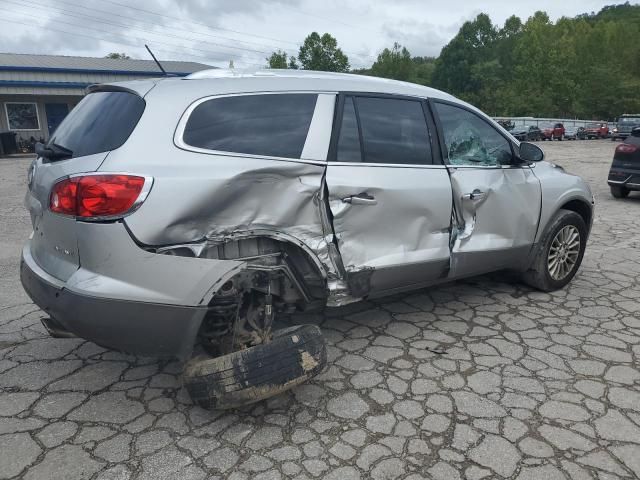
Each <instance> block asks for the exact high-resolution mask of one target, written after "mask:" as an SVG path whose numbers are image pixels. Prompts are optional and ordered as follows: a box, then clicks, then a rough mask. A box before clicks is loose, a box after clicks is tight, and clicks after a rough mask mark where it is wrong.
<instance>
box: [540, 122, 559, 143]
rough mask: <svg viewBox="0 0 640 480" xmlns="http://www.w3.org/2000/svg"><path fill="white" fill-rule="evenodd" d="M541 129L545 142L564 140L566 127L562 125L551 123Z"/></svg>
mask: <svg viewBox="0 0 640 480" xmlns="http://www.w3.org/2000/svg"><path fill="white" fill-rule="evenodd" d="M540 129H541V130H542V139H543V140H553V139H554V138H555V139H556V140H563V139H564V125H563V124H561V123H549V124H547V125H543V126H542V127H541V128H540Z"/></svg>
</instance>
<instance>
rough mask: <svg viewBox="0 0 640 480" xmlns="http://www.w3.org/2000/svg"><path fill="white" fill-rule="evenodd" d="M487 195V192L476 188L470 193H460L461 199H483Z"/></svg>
mask: <svg viewBox="0 0 640 480" xmlns="http://www.w3.org/2000/svg"><path fill="white" fill-rule="evenodd" d="M486 196H487V194H486V193H485V192H482V191H480V190H478V189H477V188H476V189H475V190H474V191H473V192H471V193H465V194H464V195H462V199H463V200H471V201H474V200H484V198H485V197H486Z"/></svg>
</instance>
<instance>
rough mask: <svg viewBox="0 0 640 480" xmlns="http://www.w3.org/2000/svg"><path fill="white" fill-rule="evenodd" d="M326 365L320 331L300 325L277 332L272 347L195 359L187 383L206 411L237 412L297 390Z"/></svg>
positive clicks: (274, 334) (186, 374) (260, 347)
mask: <svg viewBox="0 0 640 480" xmlns="http://www.w3.org/2000/svg"><path fill="white" fill-rule="evenodd" d="M326 363H327V349H326V344H325V340H324V337H323V336H322V333H320V329H319V328H318V327H316V326H315V325H300V326H295V327H291V328H286V329H283V330H277V331H275V332H274V333H273V340H272V341H271V342H270V343H268V344H266V345H257V346H255V347H251V348H247V349H246V350H240V351H237V352H233V353H230V354H229V355H223V356H221V357H216V358H205V359H202V358H194V359H192V360H190V361H189V362H188V363H187V365H186V366H185V369H184V384H185V386H186V387H187V391H188V392H189V395H191V399H192V400H193V401H194V402H195V403H196V404H198V405H200V406H201V407H202V408H210V409H213V408H218V409H227V408H235V407H240V406H242V405H247V404H250V403H254V402H258V401H260V400H264V399H265V398H269V397H272V396H274V395H277V394H279V393H282V392H284V391H286V390H288V389H290V388H292V387H295V386H296V385H299V384H301V383H303V382H305V381H307V380H309V379H310V378H312V377H314V376H316V375H317V374H318V373H320V371H321V370H322V369H323V367H324V366H325V364H326Z"/></svg>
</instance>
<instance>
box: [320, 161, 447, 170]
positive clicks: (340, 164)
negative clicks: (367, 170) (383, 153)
mask: <svg viewBox="0 0 640 480" xmlns="http://www.w3.org/2000/svg"><path fill="white" fill-rule="evenodd" d="M329 166H330V167H333V166H336V167H374V168H375V167H385V168H422V169H443V168H447V166H446V165H421V164H416V163H370V162H369V163H364V162H330V163H329Z"/></svg>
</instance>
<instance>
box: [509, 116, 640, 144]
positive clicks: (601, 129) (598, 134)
mask: <svg viewBox="0 0 640 480" xmlns="http://www.w3.org/2000/svg"><path fill="white" fill-rule="evenodd" d="M636 120H637V121H638V125H640V117H638V118H637V119H636ZM629 123H630V122H629ZM501 125H503V126H505V124H504V123H501ZM505 128H507V127H505ZM507 130H509V132H510V133H511V135H513V136H514V137H515V138H516V139H518V140H520V141H527V142H531V141H541V140H550V141H551V140H560V141H562V140H593V139H596V138H608V137H610V136H611V139H612V140H615V138H625V137H626V136H627V135H628V132H627V133H626V135H624V134H620V135H618V136H617V137H616V136H615V134H616V133H617V132H618V129H617V128H614V129H613V130H611V131H610V130H609V125H608V124H607V123H597V122H596V123H589V124H587V125H586V126H585V127H576V126H571V127H565V126H564V124H563V123H560V122H557V123H543V124H541V125H540V126H537V125H524V126H521V127H515V126H514V127H511V128H507ZM622 135H624V136H622Z"/></svg>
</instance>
